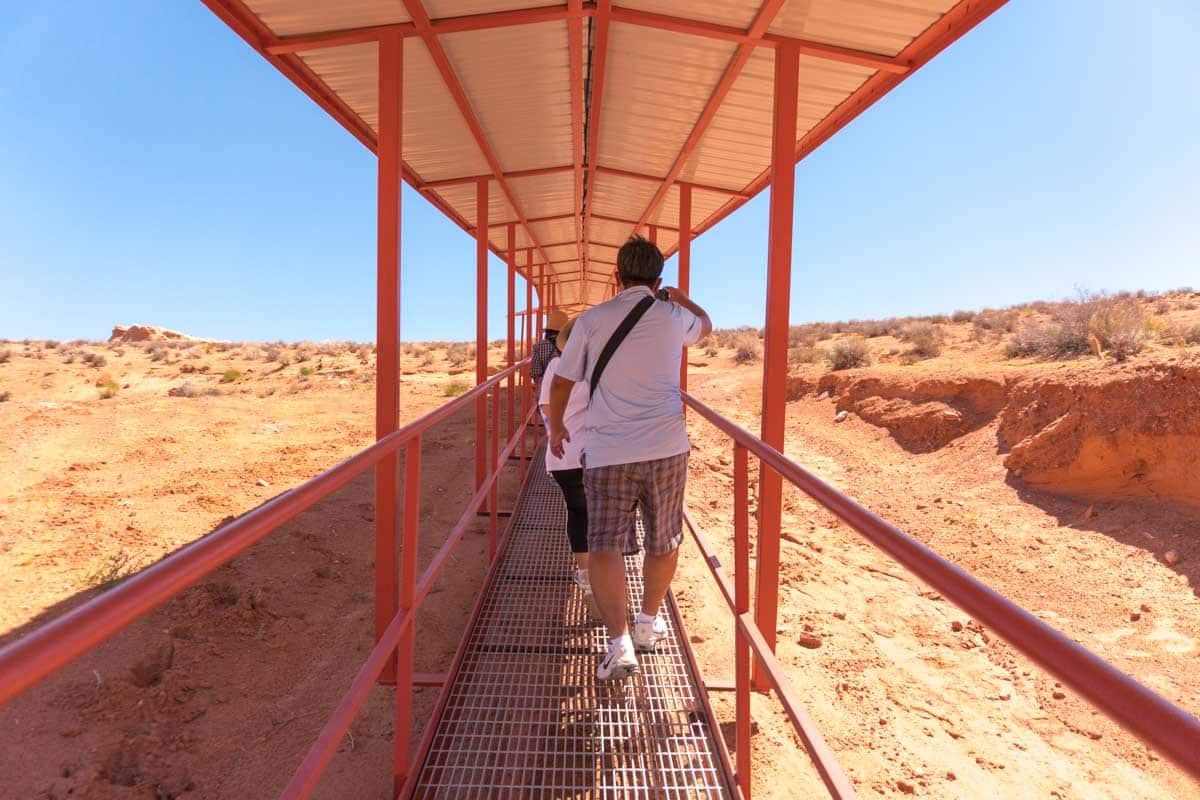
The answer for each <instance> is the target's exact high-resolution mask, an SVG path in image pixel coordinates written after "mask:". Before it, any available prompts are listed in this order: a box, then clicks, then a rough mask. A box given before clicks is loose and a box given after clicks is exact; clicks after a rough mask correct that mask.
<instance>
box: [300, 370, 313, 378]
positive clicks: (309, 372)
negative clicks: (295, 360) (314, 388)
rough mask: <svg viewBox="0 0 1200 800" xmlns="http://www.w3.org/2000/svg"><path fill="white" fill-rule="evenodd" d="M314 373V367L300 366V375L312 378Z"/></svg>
mask: <svg viewBox="0 0 1200 800" xmlns="http://www.w3.org/2000/svg"><path fill="white" fill-rule="evenodd" d="M312 374H313V368H312V367H301V368H300V377H301V378H311V377H312Z"/></svg>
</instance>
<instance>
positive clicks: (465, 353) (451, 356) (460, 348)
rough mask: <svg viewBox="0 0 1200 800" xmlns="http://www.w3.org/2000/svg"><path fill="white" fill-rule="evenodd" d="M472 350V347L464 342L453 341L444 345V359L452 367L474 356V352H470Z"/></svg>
mask: <svg viewBox="0 0 1200 800" xmlns="http://www.w3.org/2000/svg"><path fill="white" fill-rule="evenodd" d="M472 350H474V348H473V347H470V346H469V345H468V344H467V343H466V342H454V343H453V344H450V345H448V346H447V347H446V361H448V362H449V363H450V366H452V367H457V366H460V365H462V364H465V363H467V361H469V360H470V359H471V358H473V357H474V353H472V352H471V351H472Z"/></svg>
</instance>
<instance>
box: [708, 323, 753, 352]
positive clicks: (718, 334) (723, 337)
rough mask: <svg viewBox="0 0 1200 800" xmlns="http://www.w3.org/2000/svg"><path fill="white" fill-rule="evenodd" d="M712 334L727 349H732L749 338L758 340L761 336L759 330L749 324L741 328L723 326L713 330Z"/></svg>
mask: <svg viewBox="0 0 1200 800" xmlns="http://www.w3.org/2000/svg"><path fill="white" fill-rule="evenodd" d="M712 335H713V338H714V339H716V341H717V344H718V345H719V346H721V347H724V348H726V349H727V350H732V349H734V348H736V347H738V345H740V344H742V343H743V342H744V341H747V340H749V339H753V340H754V341H758V338H759V337H758V331H757V330H756V329H755V328H752V327H750V326H749V325H744V326H742V327H740V328H721V329H720V330H715V331H713V333H712Z"/></svg>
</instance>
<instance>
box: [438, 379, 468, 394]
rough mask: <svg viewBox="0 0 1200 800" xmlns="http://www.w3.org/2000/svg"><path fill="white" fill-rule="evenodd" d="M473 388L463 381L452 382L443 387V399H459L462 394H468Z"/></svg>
mask: <svg viewBox="0 0 1200 800" xmlns="http://www.w3.org/2000/svg"><path fill="white" fill-rule="evenodd" d="M470 388H471V387H470V386H468V385H467V384H465V383H463V382H462V381H450V382H449V383H447V384H446V385H445V386H443V387H442V397H458V396H459V395H460V394H464V393H466V392H467V391H468V390H469V389H470Z"/></svg>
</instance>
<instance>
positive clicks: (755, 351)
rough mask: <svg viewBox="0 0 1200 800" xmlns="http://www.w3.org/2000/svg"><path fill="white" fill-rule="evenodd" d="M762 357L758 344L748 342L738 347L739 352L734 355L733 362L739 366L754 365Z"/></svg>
mask: <svg viewBox="0 0 1200 800" xmlns="http://www.w3.org/2000/svg"><path fill="white" fill-rule="evenodd" d="M761 355H762V354H761V352H760V350H759V347H758V343H757V342H754V343H753V344H751V343H749V342H747V343H746V344H740V345H738V348H737V351H736V352H734V354H733V360H734V361H736V362H737V363H738V364H753V363H754V362H755V361H758V359H759V357H760V356H761Z"/></svg>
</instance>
